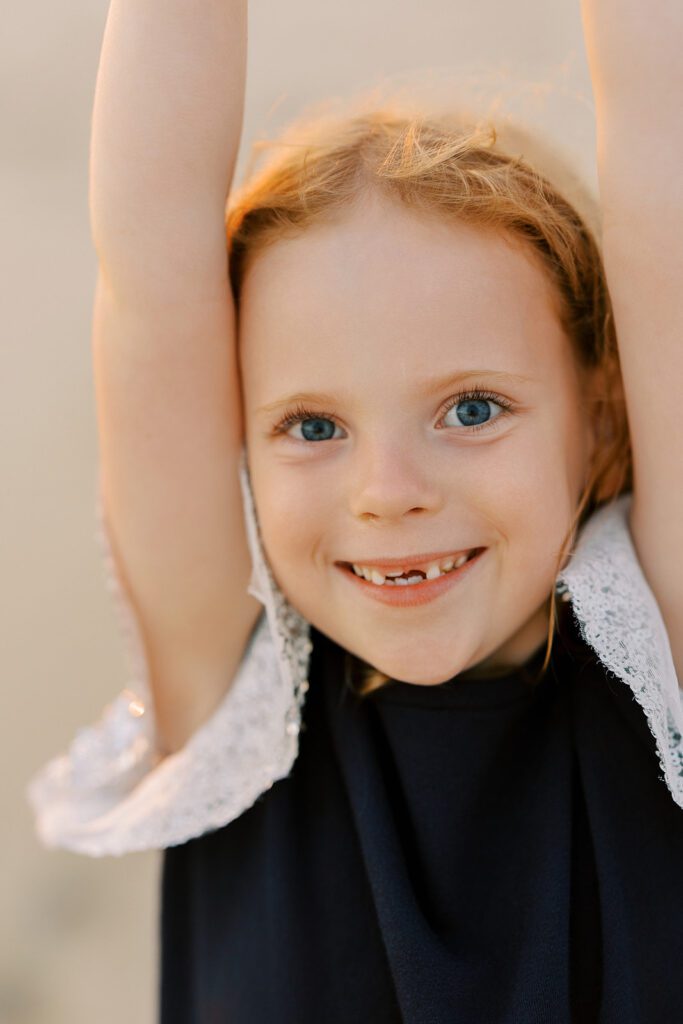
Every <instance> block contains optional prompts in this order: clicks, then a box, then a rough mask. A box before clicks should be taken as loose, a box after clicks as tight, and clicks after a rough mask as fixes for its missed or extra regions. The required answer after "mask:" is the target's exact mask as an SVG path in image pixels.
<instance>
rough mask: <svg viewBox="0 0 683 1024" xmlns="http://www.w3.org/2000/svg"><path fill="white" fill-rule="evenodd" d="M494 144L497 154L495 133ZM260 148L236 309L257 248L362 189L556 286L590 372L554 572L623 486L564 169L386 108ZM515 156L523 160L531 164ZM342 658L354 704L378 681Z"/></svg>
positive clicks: (234, 229) (235, 264)
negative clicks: (482, 244)
mask: <svg viewBox="0 0 683 1024" xmlns="http://www.w3.org/2000/svg"><path fill="white" fill-rule="evenodd" d="M506 133H507V136H508V141H507V143H506V144H505V143H504V142H503V141H501V136H502V135H505V134H506ZM261 145H263V144H261ZM265 146H270V147H272V150H273V151H272V153H271V154H270V158H269V159H268V160H267V162H266V163H265V164H264V165H263V166H262V167H261V168H260V169H259V170H258V171H256V172H253V171H252V172H251V173H250V174H248V175H247V179H246V182H245V184H243V185H242V186H241V187H240V188H239V189H236V190H235V191H233V192H232V193H231V195H230V198H229V201H228V205H227V207H226V217H225V229H226V239H227V248H228V266H229V276H230V282H231V286H232V291H233V295H234V298H235V303H236V307H237V309H238V310H239V298H240V291H241V287H242V282H243V280H244V276H245V273H246V270H247V267H248V263H249V261H250V260H252V259H254V258H255V257H256V256H257V255H258V253H259V252H260V251H261V250H262V249H264V248H265V247H266V246H268V245H272V244H273V243H275V242H277V241H278V240H279V239H283V238H288V237H292V236H293V235H298V234H300V233H302V232H304V231H305V230H306V228H307V227H309V226H311V225H313V224H317V223H321V222H324V221H325V220H327V219H330V218H332V217H333V216H334V215H335V214H337V213H338V212H339V211H343V210H344V208H346V207H349V206H351V204H353V202H354V201H355V200H357V199H358V198H359V197H360V196H361V195H362V194H363V193H367V192H368V191H370V190H374V191H376V192H378V193H380V194H382V195H384V196H387V197H389V198H392V199H394V200H396V201H398V202H400V203H403V204H405V205H406V206H407V207H409V208H411V209H412V210H414V211H417V212H422V213H424V214H425V215H428V214H429V215H431V214H435V213H436V214H438V215H439V217H440V218H441V219H442V221H447V220H448V219H451V220H453V221H459V222H463V223H466V224H470V225H480V226H481V227H482V228H487V229H496V230H498V231H500V232H503V233H505V234H506V235H507V236H513V237H514V238H516V239H519V240H521V241H522V242H523V243H524V244H525V246H526V248H527V251H531V252H532V253H534V254H535V256H536V258H537V260H540V265H541V267H542V268H543V269H544V270H545V272H546V273H547V275H548V279H549V280H550V282H551V283H552V284H553V286H554V289H553V291H554V295H555V296H556V300H557V310H558V315H559V317H560V321H561V323H562V326H563V327H564V330H565V332H566V335H567V337H568V339H569V341H570V343H571V345H572V350H573V352H574V356H575V359H576V360H577V366H578V367H579V368H580V369H581V370H588V371H594V373H593V375H592V377H593V380H594V381H596V382H597V386H595V387H594V388H593V389H592V391H591V395H590V403H591V412H592V416H593V425H594V430H595V435H596V439H597V444H596V449H595V455H594V458H593V462H592V465H591V467H590V471H589V476H588V479H587V481H586V485H585V487H584V489H583V492H582V494H581V496H580V499H579V501H578V503H577V506H576V509H575V511H574V515H573V518H572V522H571V524H570V528H569V530H568V531H567V534H566V536H565V538H564V541H563V543H562V547H561V550H560V554H559V557H558V561H557V572H558V573H559V571H560V569H561V568H562V567H563V566H564V564H565V560H566V558H567V555H568V554H569V553H570V551H571V550H572V547H573V543H574V539H575V536H576V532H577V531H578V529H579V528H580V527H581V526H582V525H583V523H584V522H585V521H586V520H587V519H588V517H589V516H590V515H591V513H592V512H593V511H594V510H595V509H596V508H597V506H598V505H600V504H602V503H604V502H609V501H613V500H615V499H616V498H617V497H618V496H619V495H620V494H622V493H624V492H626V491H629V490H631V489H632V474H633V466H632V454H631V444H630V437H629V431H628V421H627V417H626V406H625V401H624V393H623V385H622V378H621V368H620V364H619V353H618V348H617V340H616V335H615V329H614V320H613V316H612V309H611V304H610V298H609V293H608V289H607V281H606V278H605V271H604V267H603V262H602V257H601V254H600V251H599V249H598V245H597V242H596V239H595V235H594V232H593V230H592V229H591V227H590V222H591V221H593V223H597V216H596V207H595V203H594V202H593V200H592V199H590V198H589V197H588V196H587V194H586V193H585V191H583V189H582V188H581V186H580V184H578V183H577V181H576V180H572V177H571V173H570V172H569V170H568V168H567V166H566V164H564V163H563V162H561V161H559V162H558V158H557V155H556V154H555V153H552V152H550V151H548V150H545V152H544V151H543V149H542V146H541V143H540V141H539V139H537V138H536V139H534V138H532V137H531V136H530V135H529V133H528V132H527V131H526V130H525V129H524V128H520V127H519V126H517V127H511V126H510V125H509V124H503V125H498V126H496V125H494V124H493V123H492V122H491V121H489V120H482V119H480V120H477V119H476V118H474V117H471V116H468V115H464V114H462V113H452V112H451V113H445V114H444V113H438V114H437V113H434V112H432V113H425V112H424V111H422V110H420V111H418V112H415V111H411V110H402V109H401V108H400V106H397V105H396V104H395V103H391V102H390V103H388V104H384V105H382V106H381V107H379V108H371V109H366V110H356V111H350V112H346V113H342V114H341V115H339V114H336V115H330V114H322V115H321V114H318V115H316V116H312V117H311V116H309V117H304V118H301V119H299V120H297V121H295V122H294V123H293V124H291V125H290V126H289V129H288V130H286V131H285V132H283V133H282V134H281V136H280V137H279V139H277V140H275V141H274V142H266V143H265ZM255 148H256V149H258V148H260V146H259V144H257V145H256V147H255ZM522 151H523V152H524V153H528V152H530V151H531V152H534V153H535V157H534V159H533V165H532V162H527V159H526V158H525V157H524V156H523V155H522ZM541 167H543V173H541V170H540V168H541ZM551 179H552V181H551ZM568 195H572V200H573V201H571V202H570V199H569V198H568ZM580 208H583V213H580V212H579V209H580ZM556 600H557V598H556V594H555V589H554V588H553V591H552V594H551V605H550V624H549V630H548V639H547V644H546V653H545V659H544V662H543V666H542V668H541V670H540V672H539V677H538V678H540V676H541V675H542V674H543V673H544V672H545V670H546V668H547V666H548V663H549V660H550V654H551V649H552V641H553V635H554V632H555V624H556V621H557V605H556ZM349 658H350V659H351V661H352V664H353V666H354V668H355V667H358V666H360V669H361V676H362V681H361V683H360V685H359V686H358V687H357V688H356V692H357V693H358V694H359V695H360V696H365V695H367V694H368V693H371V692H372V691H373V690H377V689H379V688H380V687H382V686H384V685H385V684H386V683H387V682H390V677H388V676H387V675H385V674H384V673H382V672H379V671H378V670H376V669H374V668H373V667H372V666H369V665H367V664H366V663H365V662H362V661H361V660H360V659H358V658H356V657H355V656H353V655H350V654H349V652H347V659H349ZM347 671H348V660H347ZM347 678H348V677H347Z"/></svg>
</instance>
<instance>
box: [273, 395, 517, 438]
mask: <svg viewBox="0 0 683 1024" xmlns="http://www.w3.org/2000/svg"><path fill="white" fill-rule="evenodd" d="M472 399H480V400H485V401H489V402H494V403H495V404H496V405H499V406H500V407H501V408H502V410H503V411H502V412H500V413H499V414H498V415H497V416H496V417H495V419H493V420H487V421H486V422H485V423H479V424H474V425H472V426H469V427H466V426H462V425H461V429H462V430H463V431H464V432H465V433H467V434H476V433H478V431H480V430H485V429H491V425H492V424H495V423H497V422H498V420H504V419H506V417H507V416H508V415H510V413H511V412H512V411H513V404H512V402H509V401H508V400H507V399H506V398H503V397H502V396H501V395H497V394H496V393H495V392H494V391H486V390H484V389H482V388H474V389H472V390H470V391H461V392H459V393H458V394H457V395H453V396H452V398H449V400H448V404H447V406H446V408H445V409H444V411H443V413H442V414H441V419H443V417H444V416H445V415H446V414H447V413H448V412H450V410H451V409H452V408H453V407H454V406H456V405H459V404H460V403H461V402H465V401H468V400H472ZM307 419H312V420H330V421H331V422H332V423H334V424H335V425H336V426H341V424H340V423H339V421H338V420H337V418H336V416H335V415H334V413H331V412H322V411H320V410H317V411H316V410H314V409H309V408H307V407H306V406H305V405H303V404H302V403H299V404H298V405H296V406H295V407H294V408H293V409H292V410H291V411H290V412H288V413H287V414H286V415H285V416H284V417H283V419H282V420H280V422H279V423H278V424H277V425H276V426H275V427H274V429H273V433H274V434H284V433H286V432H287V430H289V428H290V427H292V426H294V424H295V423H299V422H301V420H307ZM493 429H494V430H495V429H496V428H495V427H493ZM292 440H294V441H299V440H301V438H298V437H296V438H292ZM328 440H331V438H329V439H328ZM302 443H303V444H309V445H310V444H320V443H321V442H320V441H306V440H305V439H304V440H303V441H302Z"/></svg>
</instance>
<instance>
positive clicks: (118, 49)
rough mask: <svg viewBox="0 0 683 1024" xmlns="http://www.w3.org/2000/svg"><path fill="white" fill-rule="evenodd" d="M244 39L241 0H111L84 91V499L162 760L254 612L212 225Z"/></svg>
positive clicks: (234, 395) (225, 318)
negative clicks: (89, 400) (92, 269)
mask: <svg viewBox="0 0 683 1024" xmlns="http://www.w3.org/2000/svg"><path fill="white" fill-rule="evenodd" d="M246 30H247V12H246V0H112V4H111V7H110V10H109V14H108V18H107V24H106V28H105V34H104V41H103V47H102V54H101V62H100V67H99V73H98V78H97V86H96V92H95V103H94V112H93V123H92V149H91V164H90V170H91V179H90V210H91V226H92V236H93V241H94V245H95V248H96V252H97V258H98V261H99V278H98V282H97V290H96V295H95V309H94V319H93V365H94V375H95V388H96V399H97V419H98V433H99V442H100V460H101V466H100V480H101V493H102V498H103V509H104V513H105V523H106V527H107V532H108V534H109V536H110V539H111V543H112V547H113V551H114V554H115V556H116V564H117V567H118V575H119V577H120V579H121V581H122V582H123V585H124V588H125V592H126V594H127V597H128V599H129V601H130V603H131V606H132V607H133V609H134V612H135V614H136V616H137V619H138V622H139V625H140V629H141V633H142V636H143V638H144V645H145V648H146V652H147V659H148V666H149V676H150V680H149V681H150V685H151V690H152V693H153V698H154V704H155V714H156V723H157V728H158V738H159V745H160V749H161V750H162V751H163V752H165V753H170V752H173V751H175V750H177V749H178V748H179V747H181V746H182V745H183V744H184V743H185V741H186V740H187V738H188V737H189V735H190V734H191V733H192V732H193V731H194V730H195V729H196V728H197V727H198V726H199V725H200V724H201V723H202V722H203V721H204V720H205V719H206V718H207V717H208V716H209V715H210V713H211V712H212V711H213V710H214V709H215V708H216V707H217V705H218V704H219V702H220V700H221V698H222V697H223V696H224V694H225V692H226V690H227V688H228V686H229V685H230V683H231V681H232V679H233V677H234V675H235V672H236V669H237V667H238V664H239V662H240V659H241V657H242V653H243V650H244V647H245V644H246V642H247V639H248V637H249V635H250V633H251V630H252V627H253V625H254V623H255V621H256V619H257V617H258V615H259V613H260V612H261V610H262V608H261V605H260V604H259V602H258V601H256V600H255V598H253V597H252V596H251V595H249V594H247V592H246V588H247V584H248V580H249V574H250V569H251V562H250V558H249V552H248V547H247V540H246V533H245V525H244V521H243V512H242V499H241V493H240V487H239V477H238V458H239V450H240V445H241V440H242V433H243V431H242V423H241V409H240V395H239V386H238V370H237V360H236V352H235V315H234V306H233V300H232V295H231V292H230V286H229V282H228V274H227V254H226V246H225V229H224V207H225V201H226V196H227V193H228V189H229V186H230V183H231V180H232V176H233V171H234V165H235V160H236V156H237V151H238V145H239V139H240V134H241V127H242V117H243V102H244V89H245V68H246Z"/></svg>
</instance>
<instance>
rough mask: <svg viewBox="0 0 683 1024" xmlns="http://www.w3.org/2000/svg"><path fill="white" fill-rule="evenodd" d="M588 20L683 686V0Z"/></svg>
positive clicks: (633, 4)
mask: <svg viewBox="0 0 683 1024" xmlns="http://www.w3.org/2000/svg"><path fill="white" fill-rule="evenodd" d="M582 16H583V23H584V32H585V40H586V50H587V54H588V61H589V67H590V72H591V78H592V82H593V93H594V98H595V112H596V131H597V151H598V179H599V186H600V201H601V206H602V214H603V250H604V258H605V267H606V272H607V279H608V283H609V288H610V293H611V296H612V301H613V306H614V317H615V326H616V330H617V337H618V343H619V353H620V357H621V363H622V370H623V377H624V387H625V393H626V401H627V408H628V417H629V424H630V430H631V437H632V443H633V456H634V492H633V504H632V509H631V519H630V527H631V533H632V536H633V540H634V544H635V547H636V549H637V552H638V556H639V560H640V563H641V566H642V568H643V572H644V573H645V576H646V578H647V580H648V583H649V584H650V587H651V588H652V590H653V592H654V594H655V597H656V598H657V601H658V604H659V606H660V609H661V611H662V615H663V618H664V621H665V624H666V627H667V632H668V635H669V640H670V643H671V647H672V654H673V657H674V664H675V666H676V670H677V674H678V680H679V684H680V685H681V686H683V586H682V585H681V569H682V561H681V559H682V557H683V454H682V453H683V418H682V416H681V409H683V289H682V282H683V185H682V180H683V179H682V178H681V166H682V165H683V60H682V59H681V53H682V52H683V5H682V4H681V2H680V0H657V2H656V3H651V2H649V0H583V2H582Z"/></svg>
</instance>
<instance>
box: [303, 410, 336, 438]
mask: <svg viewBox="0 0 683 1024" xmlns="http://www.w3.org/2000/svg"><path fill="white" fill-rule="evenodd" d="M296 424H297V425H300V426H301V433H302V434H303V440H304V441H331V440H332V435H333V434H334V428H335V426H336V424H335V423H333V421H332V420H331V419H328V418H327V417H325V416H307V417H305V418H302V419H299V420H297V421H296ZM297 440H298V439H297Z"/></svg>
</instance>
